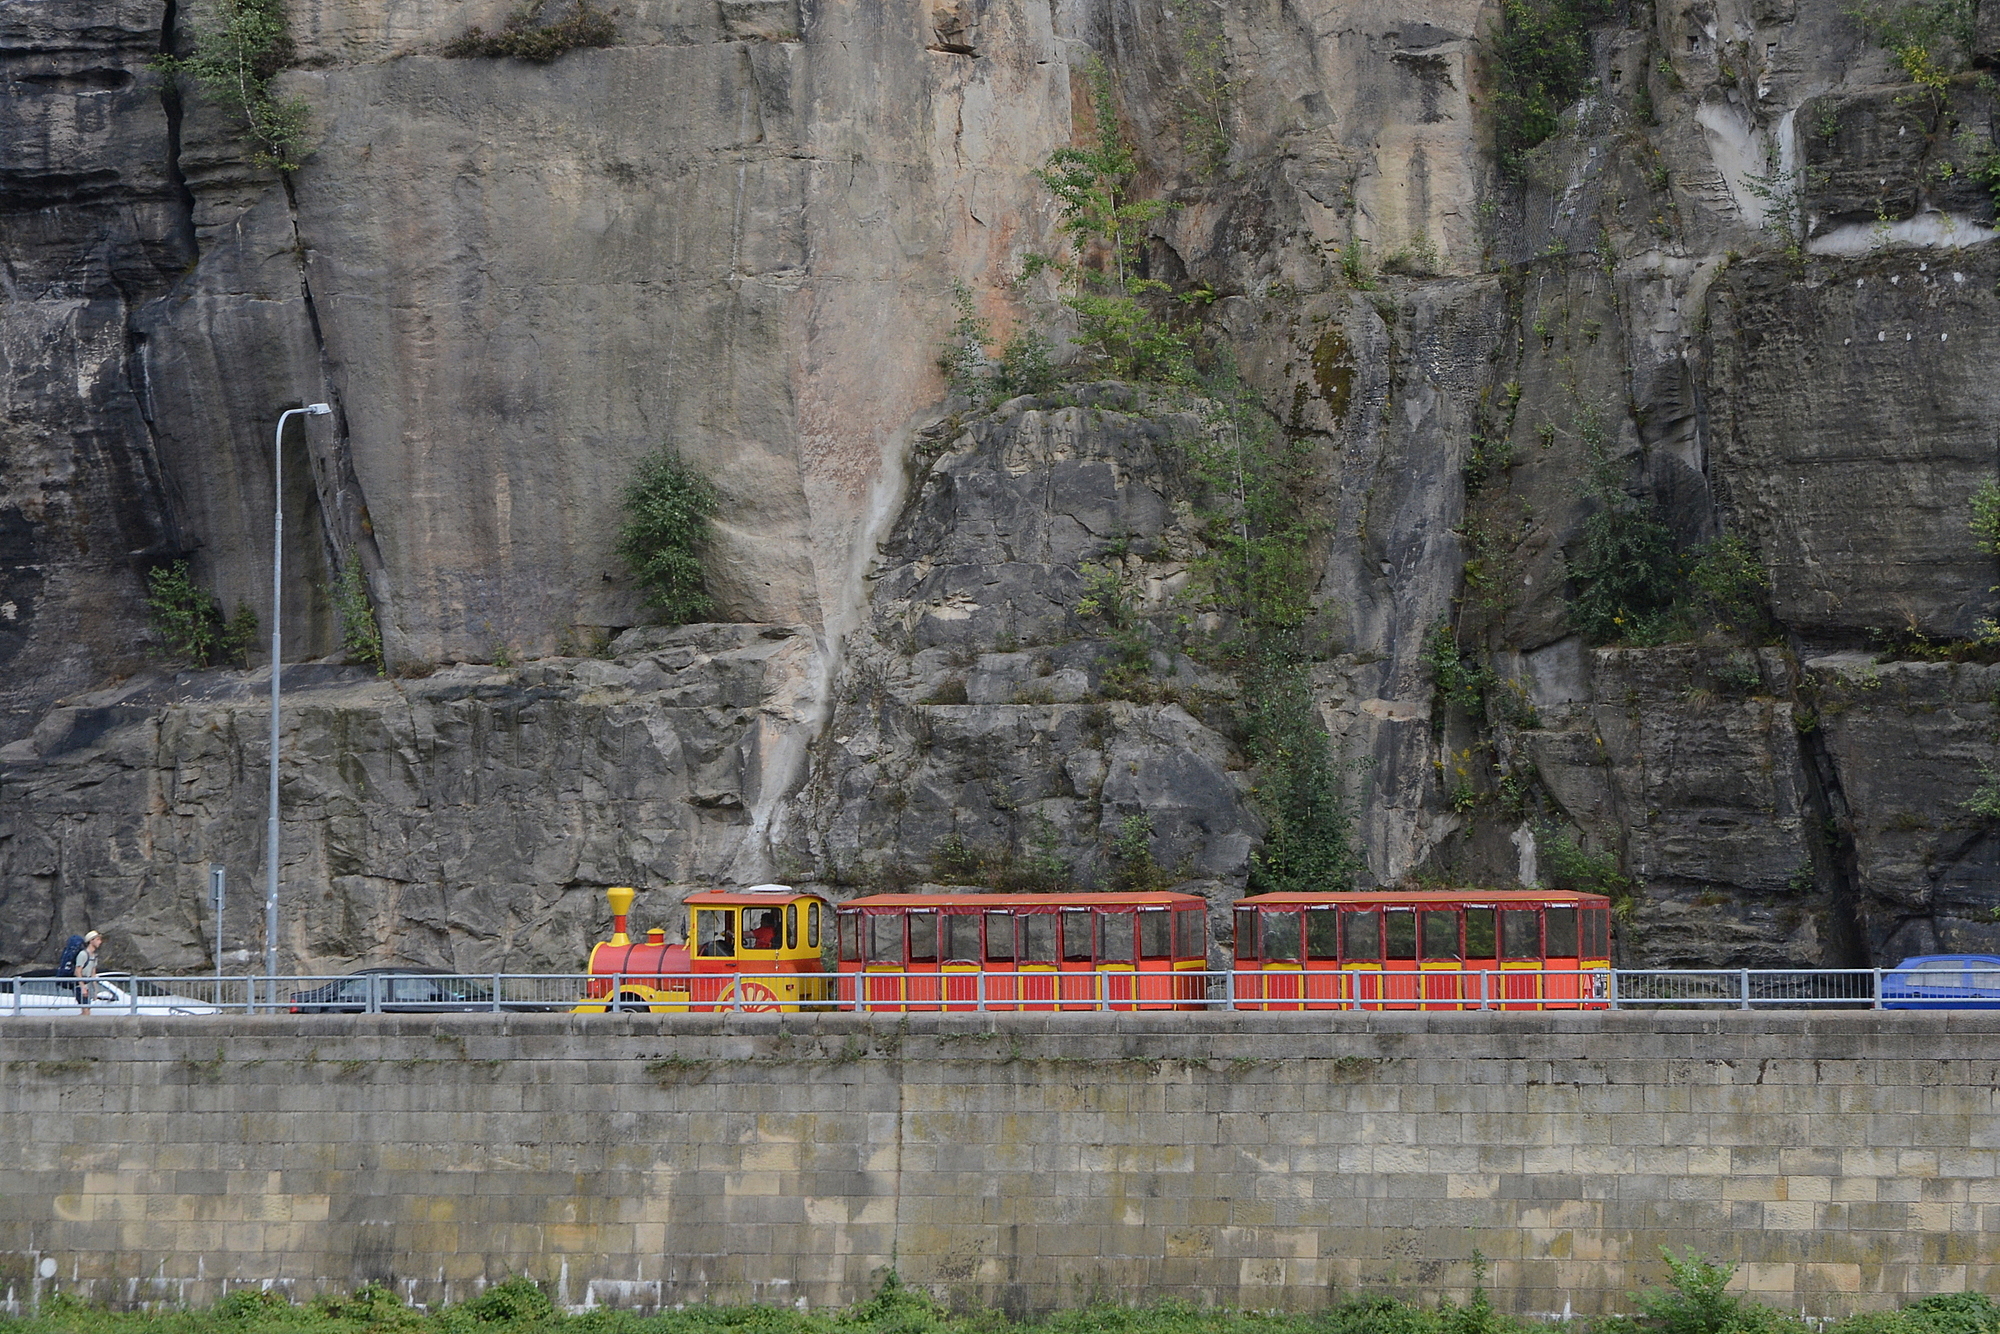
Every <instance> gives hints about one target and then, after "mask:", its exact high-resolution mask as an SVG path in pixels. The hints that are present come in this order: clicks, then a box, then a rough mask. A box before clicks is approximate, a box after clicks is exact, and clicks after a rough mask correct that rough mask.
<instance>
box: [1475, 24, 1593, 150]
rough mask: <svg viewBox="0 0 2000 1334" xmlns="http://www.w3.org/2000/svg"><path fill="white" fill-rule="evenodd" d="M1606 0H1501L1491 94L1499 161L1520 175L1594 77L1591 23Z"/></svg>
mask: <svg viewBox="0 0 2000 1334" xmlns="http://www.w3.org/2000/svg"><path fill="white" fill-rule="evenodd" d="M1609 12H1610V6H1609V5H1608V4H1607V3H1605V0H1502V3H1501V6H1500V29H1499V31H1498V32H1496V33H1495V34H1494V36H1493V44H1492V48H1491V49H1492V52H1493V77H1494V89H1493V95H1492V100H1491V103H1490V105H1491V108H1492V116H1493V141H1494V148H1495V150H1496V151H1497V152H1498V153H1499V155H1500V167H1501V170H1502V171H1503V172H1505V173H1506V174H1507V175H1508V176H1511V177H1519V176H1520V175H1521V174H1522V172H1523V170H1524V168H1525V166H1526V163H1525V158H1526V155H1527V153H1528V152H1529V151H1530V150H1531V149H1533V148H1534V147H1535V146H1536V145H1538V144H1540V143H1542V142H1543V141H1545V140H1547V139H1548V138H1550V137H1551V136H1552V135H1554V134H1555V132H1556V130H1557V128H1558V127H1559V126H1560V124H1561V120H1562V113H1563V111H1564V110H1565V109H1566V108H1568V107H1569V105H1570V104H1571V103H1573V102H1575V101H1576V100H1577V98H1579V97H1581V96H1582V95H1583V91H1584V88H1585V86H1586V85H1587V84H1588V82H1589V79H1590V38H1589V33H1588V31H1587V29H1588V27H1589V25H1590V24H1591V23H1592V22H1594V21H1596V20H1598V19H1600V18H1603V17H1605V16H1606V15H1607V14H1608V13H1609Z"/></svg>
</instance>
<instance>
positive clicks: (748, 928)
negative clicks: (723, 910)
mask: <svg viewBox="0 0 2000 1334" xmlns="http://www.w3.org/2000/svg"><path fill="white" fill-rule="evenodd" d="M783 911H784V909H782V908H745V909H744V910H743V947H744V948H745V949H752V950H774V949H776V948H778V920H779V914H780V913H782V912H783Z"/></svg>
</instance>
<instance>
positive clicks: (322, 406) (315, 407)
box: [306, 403, 333, 417]
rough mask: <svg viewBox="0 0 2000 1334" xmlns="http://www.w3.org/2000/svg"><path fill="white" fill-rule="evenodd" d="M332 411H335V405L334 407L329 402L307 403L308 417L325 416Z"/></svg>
mask: <svg viewBox="0 0 2000 1334" xmlns="http://www.w3.org/2000/svg"><path fill="white" fill-rule="evenodd" d="M332 411H333V407H332V405H331V404H327V403H308V404H306V415H307V416H308V417H324V416H326V415H327V414H328V413H330V412H332Z"/></svg>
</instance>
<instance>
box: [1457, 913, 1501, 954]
mask: <svg viewBox="0 0 2000 1334" xmlns="http://www.w3.org/2000/svg"><path fill="white" fill-rule="evenodd" d="M1497 943H1498V942H1497V941H1496V940H1495V939H1494V923H1493V910H1492V909H1491V908H1467V909H1466V910H1465V957H1466V958H1468V959H1493V958H1498V957H1499V956H1498V955H1496V954H1494V953H1493V947H1494V945H1496V944H1497Z"/></svg>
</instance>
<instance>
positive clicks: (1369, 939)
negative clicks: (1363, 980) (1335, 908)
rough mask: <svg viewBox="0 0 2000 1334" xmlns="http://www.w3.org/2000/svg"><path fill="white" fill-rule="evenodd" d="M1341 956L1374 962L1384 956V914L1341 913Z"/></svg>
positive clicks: (1357, 960) (1364, 961) (1358, 960)
mask: <svg viewBox="0 0 2000 1334" xmlns="http://www.w3.org/2000/svg"><path fill="white" fill-rule="evenodd" d="M1340 918H1341V921H1340V934H1341V941H1340V945H1341V950H1340V957H1341V958H1343V959H1352V960H1355V961H1356V962H1362V963H1374V962H1375V961H1377V960H1378V959H1380V958H1381V957H1382V914H1381V913H1378V912H1348V913H1342V914H1341V915H1340Z"/></svg>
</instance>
